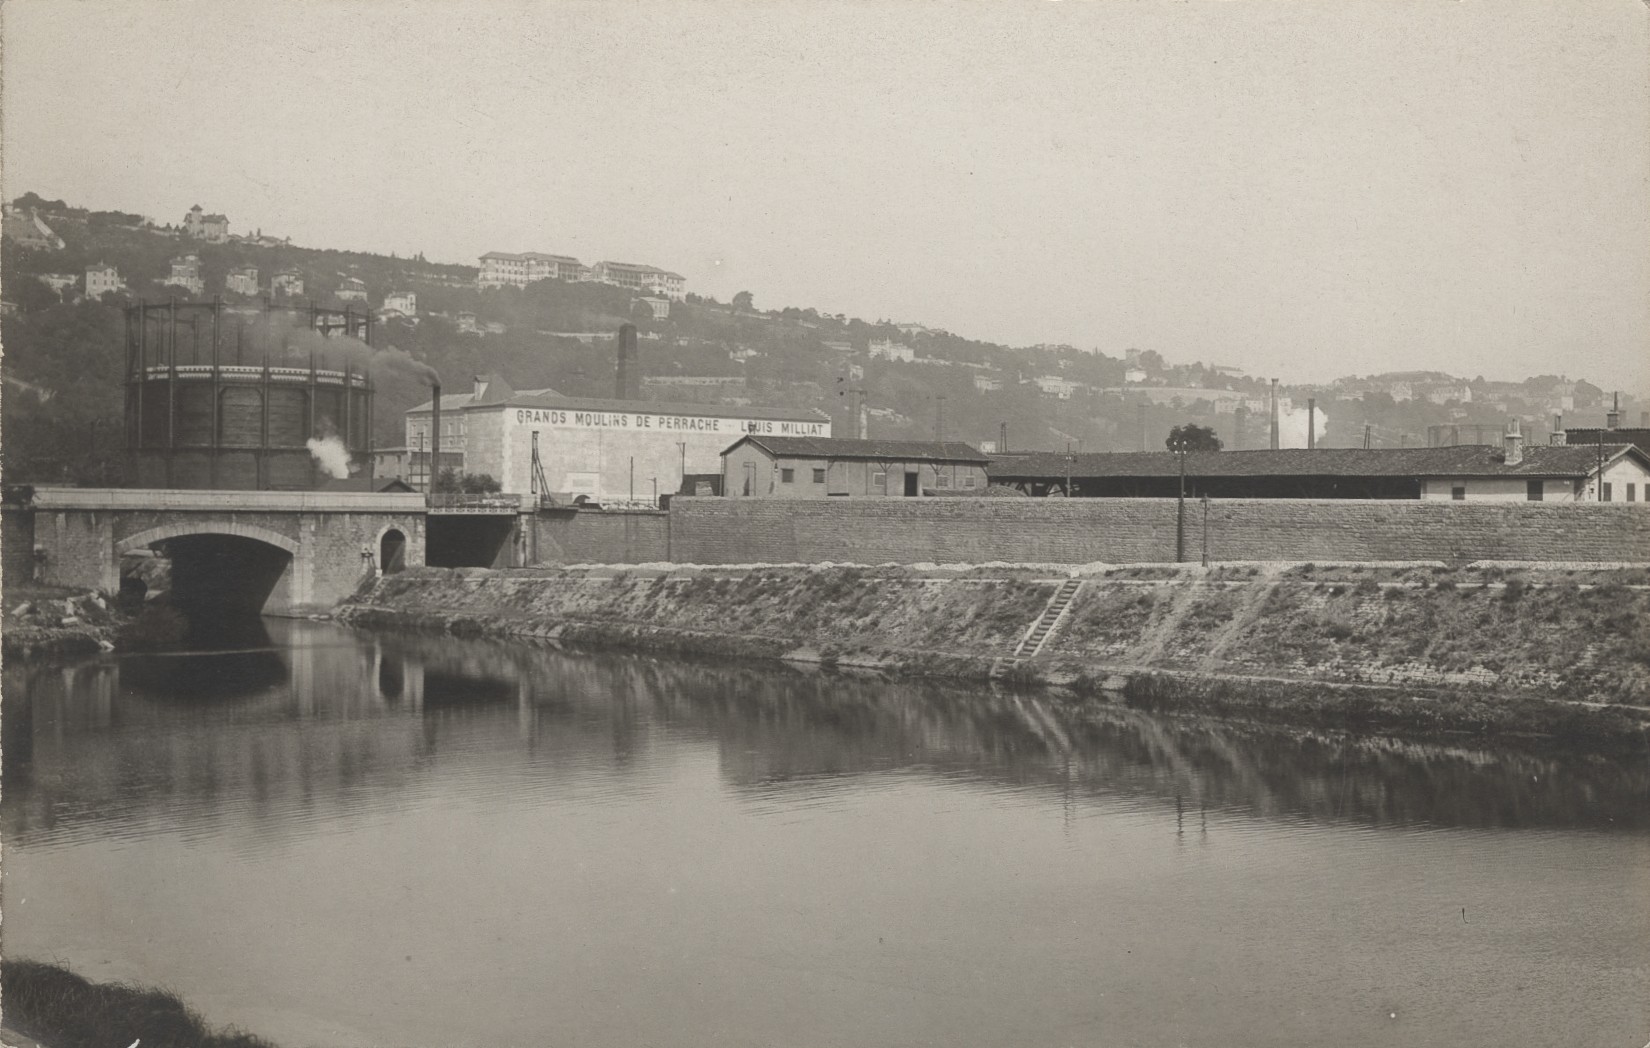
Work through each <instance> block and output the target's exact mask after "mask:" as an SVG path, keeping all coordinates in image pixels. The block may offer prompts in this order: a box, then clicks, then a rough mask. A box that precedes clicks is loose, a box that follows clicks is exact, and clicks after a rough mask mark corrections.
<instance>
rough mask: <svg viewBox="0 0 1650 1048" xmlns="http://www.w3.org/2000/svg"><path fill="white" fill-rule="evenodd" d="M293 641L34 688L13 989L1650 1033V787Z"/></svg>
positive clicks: (10, 692)
mask: <svg viewBox="0 0 1650 1048" xmlns="http://www.w3.org/2000/svg"><path fill="white" fill-rule="evenodd" d="M264 629H266V630H267V633H264V632H263V631H262V630H258V631H254V635H253V636H251V637H242V638H239V639H238V640H237V641H236V642H235V644H236V645H238V649H237V650H230V651H216V652H201V653H196V654H170V655H149V656H105V657H100V658H94V659H89V660H86V661H81V662H77V663H72V664H67V665H60V666H52V667H41V666H25V667H9V668H8V670H7V675H6V679H5V686H6V701H7V708H6V711H5V731H6V738H5V782H4V786H5V789H4V796H3V801H0V816H3V820H4V821H3V828H4V833H5V884H4V890H5V896H4V907H5V920H4V927H3V948H4V951H5V953H6V954H7V955H8V956H16V957H28V958H35V959H40V960H48V961H55V962H58V963H61V964H64V965H66V966H68V967H70V968H72V969H73V970H75V971H77V972H79V973H81V974H83V975H85V976H87V977H89V978H92V979H94V980H110V979H119V980H128V981H132V982H136V983H140V984H144V985H162V986H166V987H168V988H170V989H173V990H175V991H176V992H178V993H179V995H180V996H182V997H183V998H184V1000H185V1001H186V1002H188V1003H189V1004H190V1005H191V1006H192V1007H194V1008H195V1009H197V1010H198V1011H200V1012H201V1013H202V1014H203V1015H204V1016H205V1017H206V1018H207V1019H208V1020H209V1021H211V1022H212V1023H214V1024H219V1025H229V1024H233V1025H236V1026H238V1027H240V1028H242V1029H245V1030H248V1031H251V1032H254V1033H257V1034H261V1035H263V1036H266V1037H268V1038H271V1039H272V1040H274V1041H276V1042H277V1043H278V1044H280V1045H282V1046H283V1048H301V1046H304V1045H340V1046H353V1045H363V1046H364V1045H375V1046H376V1045H403V1044H404V1045H475V1046H483V1045H485V1046H494V1045H569V1046H572V1045H624V1046H630V1045H659V1046H675V1045H684V1046H694V1045H706V1046H710V1045H717V1046H723V1045H727V1046H741V1045H787V1046H790V1045H795V1046H831V1045H843V1046H861V1045H863V1046H898V1045H936V1046H958V1045H981V1046H999V1045H1001V1046H1007V1045H1039V1046H1041V1045H1049V1046H1054V1045H1119V1046H1122V1045H1193V1046H1202V1045H1209V1046H1217V1045H1218V1046H1221V1048H1232V1046H1251V1045H1253V1046H1279V1045H1312V1046H1319V1045H1329V1044H1333V1045H1337V1046H1349V1045H1397V1044H1402V1045H1452V1046H1454V1045H1497V1046H1501V1045H1513V1044H1516V1045H1582V1044H1585V1045H1595V1046H1611V1045H1615V1046H1621V1048H1640V1046H1641V1045H1643V1044H1644V1043H1645V1041H1646V1040H1647V1039H1650V768H1647V766H1646V763H1645V761H1644V760H1643V759H1642V758H1638V759H1632V758H1628V759H1623V758H1620V757H1616V758H1608V759H1607V758H1602V757H1589V756H1586V755H1565V754H1553V753H1544V752H1536V751H1532V750H1529V749H1524V750H1519V751H1514V750H1499V749H1496V748H1491V747H1485V746H1482V745H1479V744H1476V743H1473V742H1471V741H1459V742H1454V743H1446V744H1415V743H1409V742H1402V741H1397V740H1394V739H1387V738H1370V737H1346V736H1341V735H1338V734H1336V733H1333V732H1321V731H1298V730H1297V731H1289V730H1282V729H1278V728H1267V727H1257V726H1244V725H1235V724H1231V723H1224V722H1220V721H1216V720H1196V719H1180V718H1167V717H1154V716H1147V715H1144V714H1141V713H1138V712H1134V711H1129V710H1125V709H1120V708H1117V707H1112V706H1105V705H1101V704H1086V705H1085V704H1078V703H1074V702H1073V701H1071V700H1061V699H1057V698H1053V697H1050V696H1047V695H1040V694H1016V693H1013V692H1005V691H995V690H988V689H976V688H965V687H958V686H954V685H938V684H932V683H914V684H913V683H888V682H885V681H879V680H873V679H858V678H853V677H844V676H838V675H832V674H822V673H805V672H801V671H796V670H788V669H776V668H770V667H762V668H752V667H741V666H727V665H720V664H718V665H705V664H694V663H684V662H678V661H671V660H664V659H655V658H647V657H635V656H592V655H580V654H566V653H560V652H557V651H554V650H552V649H548V648H544V647H538V646H532V645H527V644H506V643H495V642H486V641H469V640H459V639H454V638H448V637H435V636H410V635H391V634H372V633H361V632H352V631H348V630H344V629H341V628H337V627H334V626H330V625H323V624H315V623H293V622H281V621H273V620H271V621H269V622H266V623H265V624H264ZM111 1043H113V1042H111Z"/></svg>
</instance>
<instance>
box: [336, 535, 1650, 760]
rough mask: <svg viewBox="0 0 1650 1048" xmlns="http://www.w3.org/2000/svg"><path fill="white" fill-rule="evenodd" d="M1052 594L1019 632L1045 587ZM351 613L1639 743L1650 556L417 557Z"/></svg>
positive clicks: (1257, 708)
mask: <svg viewBox="0 0 1650 1048" xmlns="http://www.w3.org/2000/svg"><path fill="white" fill-rule="evenodd" d="M1071 578H1076V579H1078V580H1079V581H1080V583H1081V585H1080V586H1078V587H1077V590H1076V593H1075V595H1074V596H1073V597H1072V599H1071V602H1070V606H1069V608H1068V609H1067V610H1066V611H1065V612H1064V613H1063V614H1062V615H1060V616H1059V618H1058V620H1057V621H1054V622H1053V628H1052V630H1051V631H1050V632H1049V634H1048V638H1047V640H1046V641H1044V642H1043V644H1042V646H1041V648H1040V649H1039V650H1037V651H1036V652H1035V653H1034V654H1028V653H1026V652H1025V651H1023V650H1021V651H1019V652H1018V655H1017V649H1018V648H1019V646H1020V645H1021V643H1022V641H1023V640H1024V638H1025V637H1026V636H1027V634H1028V633H1029V632H1030V631H1031V630H1032V627H1033V626H1034V624H1036V623H1037V622H1038V620H1039V619H1040V618H1041V617H1042V616H1043V614H1044V610H1045V608H1046V607H1048V605H1049V601H1050V599H1051V598H1052V597H1053V596H1054V594H1055V592H1056V590H1057V589H1058V588H1059V587H1060V585H1061V583H1063V582H1066V581H1067V580H1068V579H1071ZM340 618H342V619H345V620H346V621H352V622H356V623H359V624H362V625H380V626H399V627H420V628H436V629H444V630H451V631H454V632H460V633H480V634H496V635H524V636H543V637H553V638H555V639H558V640H560V641H562V642H565V643H572V644H576V645H582V646H600V647H629V648H638V649H650V650H662V651H674V652H683V653H693V654H705V655H731V656H738V657H748V658H749V657H754V658H775V659H777V658H791V659H800V660H808V661H818V662H821V663H824V664H827V665H832V664H834V665H842V666H864V667H876V668H879V669H883V670H886V671H889V672H893V673H907V674H922V675H931V676H959V677H971V678H985V677H1006V678H1009V679H1016V680H1022V681H1027V682H1043V683H1053V684H1060V685H1065V686H1068V687H1071V688H1074V689H1076V690H1079V691H1084V692H1100V691H1102V690H1106V691H1116V692H1121V693H1122V694H1124V695H1125V696H1127V697H1128V699H1129V701H1131V702H1132V703H1134V704H1136V705H1146V706H1156V707H1176V706H1191V707H1200V708H1224V709H1240V710H1244V711H1247V712H1251V713H1256V714H1261V715H1274V716H1278V717H1283V718H1288V719H1313V720H1322V719H1324V718H1325V717H1332V718H1335V719H1338V720H1340V721H1342V722H1348V721H1354V720H1355V721H1358V722H1361V723H1368V724H1371V725H1382V726H1398V725H1405V724H1408V725H1412V726H1424V727H1429V728H1440V729H1449V730H1474V731H1521V730H1529V731H1563V732H1566V733H1581V734H1589V735H1590V734H1600V733H1602V734H1609V735H1612V736H1615V737H1622V736H1623V735H1634V734H1637V735H1640V736H1642V734H1643V732H1644V729H1645V726H1646V724H1647V723H1650V572H1646V571H1644V570H1640V569H1625V570H1622V569H1616V570H1611V569H1585V568H1574V569H1564V568H1531V567H1520V568H1516V569H1503V568H1499V567H1485V568H1465V569H1461V570H1450V569H1446V568H1442V567H1395V566H1385V565H1382V566H1362V565H1359V566H1318V565H1296V566H1286V565H1255V566H1248V565H1226V566H1222V567H1218V568H1215V569H1212V570H1200V569H1196V568H1184V567H1177V566H1143V567H1127V568H1117V567H1104V566H1091V567H1087V568H1080V569H1075V570H1073V569H1068V568H1065V567H1060V568H1052V567H1043V568H1038V567H1034V566H1010V567H977V568H967V569H943V568H928V569H919V568H909V567H892V566H887V567H878V568H867V567H850V566H841V565H837V566H825V565H821V566H779V567H747V568H733V567H717V568H692V567H683V566H675V567H671V566H656V567H644V568H629V569H620V568H552V569H521V570H513V571H482V570H476V569H456V570H443V569H419V570H416V571H409V572H405V573H403V574H400V575H395V576H390V577H387V578H385V579H382V580H380V581H379V583H378V584H377V585H376V587H374V588H373V589H372V590H370V591H369V592H367V593H364V594H363V595H362V596H361V597H360V598H358V599H357V600H356V601H355V602H353V603H351V604H350V605H347V606H346V607H345V608H343V609H341V610H340Z"/></svg>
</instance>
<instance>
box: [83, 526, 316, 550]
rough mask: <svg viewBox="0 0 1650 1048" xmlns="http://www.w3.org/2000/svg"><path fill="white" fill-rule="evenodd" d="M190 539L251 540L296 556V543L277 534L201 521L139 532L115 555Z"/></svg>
mask: <svg viewBox="0 0 1650 1048" xmlns="http://www.w3.org/2000/svg"><path fill="white" fill-rule="evenodd" d="M193 535H234V536H236V537H237V538H243V539H255V540H257V541H258V542H263V543H267V544H268V545H271V546H274V547H275V548H276V549H279V550H282V551H284V552H286V553H290V554H291V555H292V556H293V557H297V556H298V541H297V540H296V539H293V538H289V537H288V536H286V535H282V534H281V533H280V532H278V531H271V530H269V529H268V528H260V527H258V526H257V525H256V524H242V523H240V522H239V521H202V522H195V523H183V524H162V525H161V526H160V527H158V528H150V529H148V530H147V531H140V532H138V533H137V534H136V535H132V536H130V537H128V538H124V539H121V540H120V541H119V542H116V543H115V555H116V556H125V555H126V554H128V553H131V552H132V551H133V550H139V549H145V548H147V547H149V546H152V545H154V544H155V543H157V542H164V541H166V540H167V539H176V538H184V537H186V536H193Z"/></svg>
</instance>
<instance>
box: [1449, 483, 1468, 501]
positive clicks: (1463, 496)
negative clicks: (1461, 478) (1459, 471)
mask: <svg viewBox="0 0 1650 1048" xmlns="http://www.w3.org/2000/svg"><path fill="white" fill-rule="evenodd" d="M1449 497H1450V498H1452V499H1454V500H1455V501H1457V502H1465V501H1466V500H1467V486H1466V485H1465V484H1457V485H1455V486H1454V487H1452V488H1450V489H1449Z"/></svg>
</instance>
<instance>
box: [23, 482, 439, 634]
mask: <svg viewBox="0 0 1650 1048" xmlns="http://www.w3.org/2000/svg"><path fill="white" fill-rule="evenodd" d="M31 509H32V513H31V514H30V516H32V518H33V519H32V524H33V528H32V531H33V536H32V538H33V554H34V572H33V574H34V578H35V579H36V581H39V582H42V583H47V584H51V585H59V586H75V587H84V588H87V589H98V590H103V591H105V592H108V593H114V592H116V591H118V590H119V588H120V582H121V579H120V572H121V558H122V557H124V556H126V555H127V554H130V553H135V552H138V551H140V550H162V551H164V552H165V553H166V555H167V556H169V557H170V558H171V559H172V564H173V592H174V595H176V596H177V597H179V598H180V599H184V600H190V599H199V600H205V601H206V602H208V603H217V604H225V605H240V606H243V607H248V608H250V609H251V610H255V611H256V610H261V611H263V612H265V613H268V614H273V615H294V614H304V613H306V612H311V611H318V610H324V609H326V608H330V607H332V606H333V605H334V604H337V603H338V602H339V601H340V600H342V599H343V598H345V597H347V596H349V595H350V594H351V593H353V592H354V591H355V589H356V587H358V586H359V585H360V584H361V582H362V581H363V580H364V579H365V578H366V577H367V575H368V573H369V572H370V573H373V574H378V573H381V572H383V571H385V570H389V571H396V570H399V569H400V568H402V567H412V566H418V565H422V564H423V563H424V545H425V535H426V531H425V525H426V516H425V502H424V496H423V495H420V494H416V493H414V494H372V493H367V492H336V493H332V492H315V491H304V492H288V491H176V490H145V489H133V488H40V489H37V490H36V491H35V493H34V498H33V500H32V503H31ZM8 531H9V529H8ZM11 537H14V536H12V535H10V534H8V538H11ZM10 560H11V558H8V561H10Z"/></svg>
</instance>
